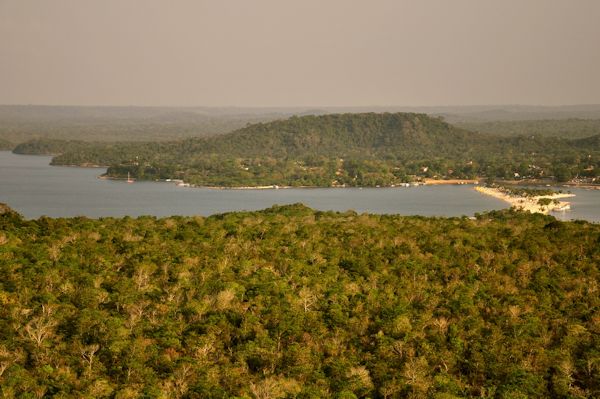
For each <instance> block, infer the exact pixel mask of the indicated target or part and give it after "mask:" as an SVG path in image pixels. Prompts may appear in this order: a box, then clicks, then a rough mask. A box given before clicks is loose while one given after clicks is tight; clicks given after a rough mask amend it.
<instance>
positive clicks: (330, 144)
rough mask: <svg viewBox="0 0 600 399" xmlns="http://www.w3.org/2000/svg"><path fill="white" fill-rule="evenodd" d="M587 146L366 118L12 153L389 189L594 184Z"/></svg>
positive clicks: (221, 178) (219, 179)
mask: <svg viewBox="0 0 600 399" xmlns="http://www.w3.org/2000/svg"><path fill="white" fill-rule="evenodd" d="M586 140H587V141H586ZM586 140H579V141H578V140H568V139H563V138H552V137H531V136H515V137H501V136H492V135H488V134H480V133H473V132H469V131H467V130H463V129H460V128H456V127H454V126H452V125H450V124H448V123H446V122H444V121H443V120H442V119H440V118H432V117H429V116H427V115H425V114H414V113H393V114H392V113H383V114H375V113H365V114H331V115H321V116H303V117H292V118H289V119H286V120H280V121H274V122H269V123H258V124H253V125H249V126H247V127H245V128H243V129H240V130H237V131H234V132H232V133H228V134H224V135H221V136H214V137H208V138H194V139H186V140H179V141H171V142H153V143H82V142H75V141H62V142H61V141H53V142H51V143H50V142H48V141H47V140H40V141H34V142H28V143H24V144H21V145H19V146H17V148H16V149H15V151H16V152H20V153H35V152H36V151H39V152H46V153H47V152H49V149H54V150H61V152H62V155H60V156H58V157H56V158H55V159H54V160H53V163H54V164H57V165H65V164H69V165H89V164H95V165H110V168H109V170H108V174H109V176H113V177H123V176H127V174H128V173H129V174H130V175H132V176H134V177H135V178H138V179H164V178H175V179H183V180H186V181H188V182H190V183H193V184H198V185H207V186H257V185H259V186H260V185H280V186H376V185H381V186H387V185H394V184H398V183H401V182H406V181H410V180H414V179H416V178H419V177H434V178H435V177H437V178H474V177H476V176H479V177H493V178H497V177H500V178H514V177H515V176H520V177H530V178H544V177H555V178H556V179H557V180H561V181H562V180H568V179H570V178H571V177H573V176H589V177H590V178H593V177H594V176H595V175H597V174H598V171H600V145H598V144H597V143H596V142H595V141H594V140H593V139H586Z"/></svg>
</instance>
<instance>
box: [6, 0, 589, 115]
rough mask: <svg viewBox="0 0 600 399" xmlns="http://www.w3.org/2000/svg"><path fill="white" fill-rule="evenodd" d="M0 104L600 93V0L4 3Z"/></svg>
mask: <svg viewBox="0 0 600 399" xmlns="http://www.w3.org/2000/svg"><path fill="white" fill-rule="evenodd" d="M0 103H3V104H73V105H207V106H223V105H238V106H294V105H302V106H324V105H351V106H369V105H371V106H372V105H407V106H412V105H415V106H416V105H464V104H473V105H477V104H543V105H561V104H583V103H596V104H598V103H600V0H414V1H413V0H411V1H404V0H237V1H236V0H212V1H209V0H189V1H185V0H162V1H159V0H137V1H136V0H52V1H50V0H37V1H36V0H0Z"/></svg>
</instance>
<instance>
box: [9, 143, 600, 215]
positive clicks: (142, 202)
mask: <svg viewBox="0 0 600 399" xmlns="http://www.w3.org/2000/svg"><path fill="white" fill-rule="evenodd" d="M49 162H50V157H45V156H27V155H15V154H12V153H10V152H7V151H2V152H0V202H4V203H7V204H8V205H9V206H10V207H12V208H13V209H15V210H17V211H18V212H20V213H21V214H22V215H24V216H25V217H27V218H36V217H39V216H41V215H47V216H53V217H60V216H88V217H100V216H125V215H129V216H139V215H154V216H170V215H205V216H207V215H211V214H215V213H222V212H229V211H238V210H257V209H264V208H267V207H270V206H272V205H274V204H290V203H296V202H301V203H304V204H306V205H308V206H310V207H311V208H314V209H319V210H335V211H345V210H348V209H352V210H355V211H357V212H370V213H397V214H402V215H424V216H462V215H467V216H472V215H473V214H475V213H476V212H483V211H487V210H492V209H501V208H506V207H507V204H506V203H504V202H503V201H500V200H497V199H495V198H491V197H487V196H483V195H481V194H479V193H478V192H476V191H475V190H473V189H472V187H471V186H425V187H411V188H371V189H367V188H365V189H355V188H347V189H330V188H322V189H284V190H213V189H204V188H182V187H177V186H176V185H174V184H172V183H156V182H136V183H134V184H127V183H126V182H123V181H112V180H102V179H98V178H97V176H99V175H100V174H102V173H103V172H104V171H105V170H104V169H88V168H71V167H56V166H49ZM572 191H573V192H574V193H575V194H577V197H575V198H573V199H572V204H573V210H572V211H570V212H565V213H564V214H561V215H559V216H560V217H561V218H563V219H566V218H579V219H587V220H593V221H600V191H595V192H594V191H588V190H580V189H575V190H572Z"/></svg>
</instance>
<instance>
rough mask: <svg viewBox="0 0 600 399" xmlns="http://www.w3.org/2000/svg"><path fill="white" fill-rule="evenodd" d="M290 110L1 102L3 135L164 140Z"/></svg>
mask: <svg viewBox="0 0 600 399" xmlns="http://www.w3.org/2000/svg"><path fill="white" fill-rule="evenodd" d="M289 115H290V114H289V113H275V112H268V111H264V112H262V113H248V112H246V113H244V111H236V110H229V111H228V112H219V109H203V108H160V107H47V106H2V105H0V139H6V140H8V141H10V142H12V143H22V142H25V141H28V140H32V139H50V140H53V139H54V140H56V139H58V140H82V141H91V142H94V141H103V142H109V141H113V142H114V141H165V140H175V139H182V138H186V137H206V136H210V135H215V134H222V133H228V132H231V131H232V130H235V129H239V128H241V127H244V126H246V125H247V124H248V123H254V122H260V121H269V120H273V119H278V118H282V117H286V116H289Z"/></svg>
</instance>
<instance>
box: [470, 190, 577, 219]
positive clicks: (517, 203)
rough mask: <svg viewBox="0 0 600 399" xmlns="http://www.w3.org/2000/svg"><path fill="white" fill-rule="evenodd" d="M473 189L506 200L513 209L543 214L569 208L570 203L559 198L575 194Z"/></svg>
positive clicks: (549, 191)
mask: <svg viewBox="0 0 600 399" xmlns="http://www.w3.org/2000/svg"><path fill="white" fill-rule="evenodd" d="M475 190H477V191H479V192H480V193H482V194H485V195H489V196H491V197H494V198H498V199H500V200H502V201H505V202H508V203H509V204H510V205H511V207H513V208H515V209H518V210H522V211H525V212H530V213H542V214H544V215H547V214H548V213H549V212H552V211H563V210H568V209H570V208H571V204H570V203H569V202H566V201H560V199H563V198H569V197H574V196H575V194H571V193H562V192H552V191H551V190H535V189H524V190H514V189H508V188H505V187H482V186H476V187H475ZM536 191H539V193H536ZM536 194H539V195H536Z"/></svg>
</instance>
